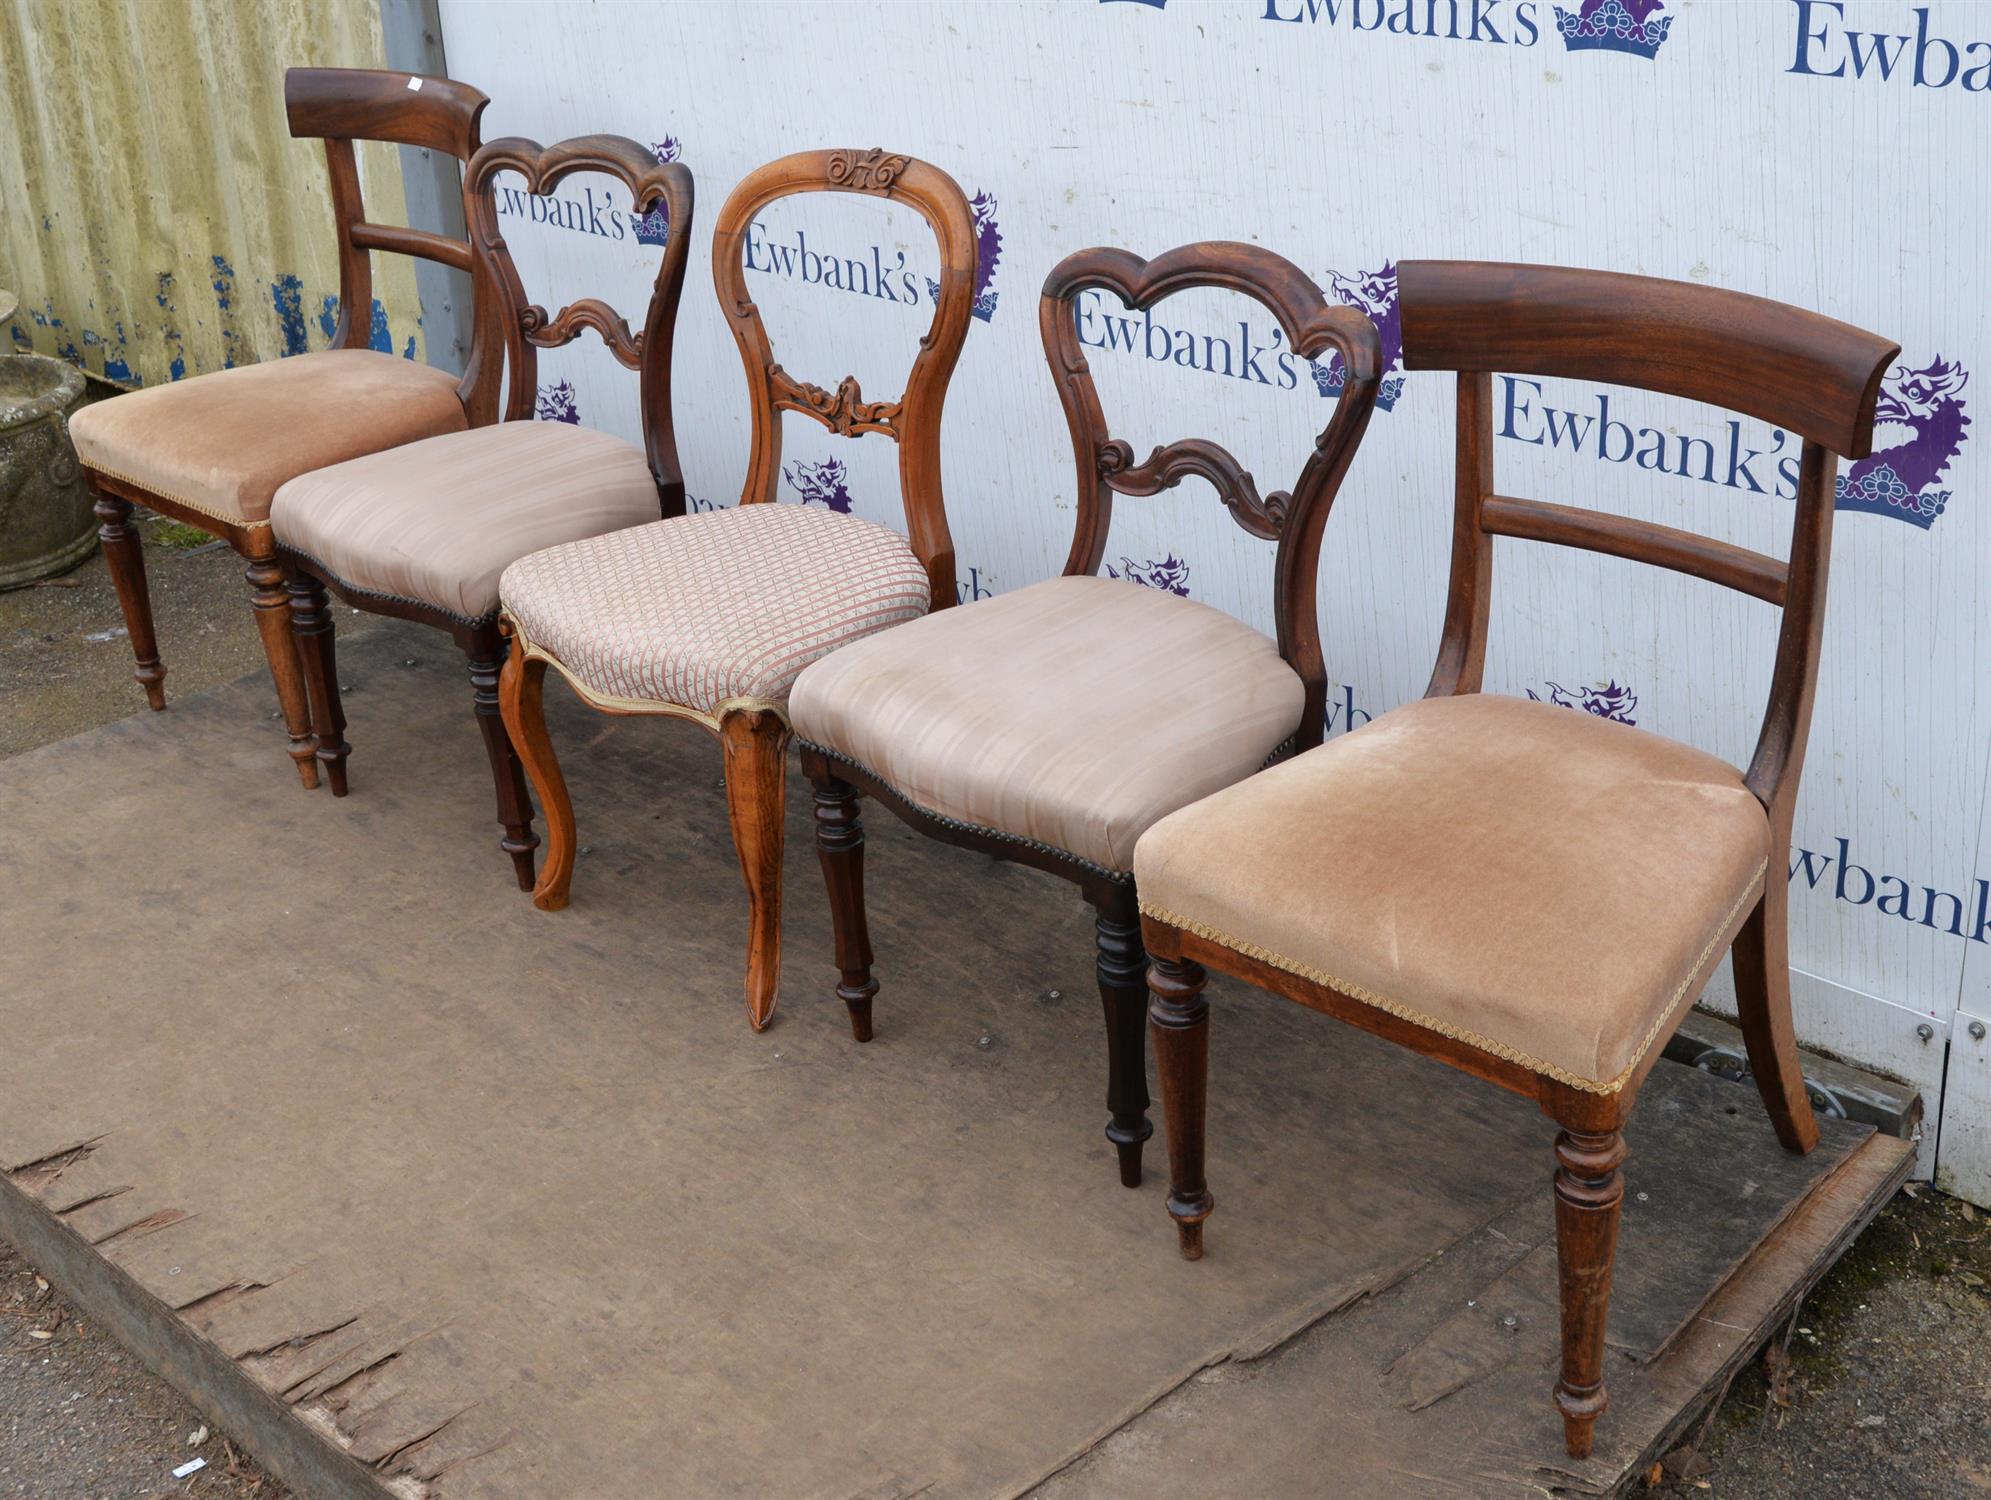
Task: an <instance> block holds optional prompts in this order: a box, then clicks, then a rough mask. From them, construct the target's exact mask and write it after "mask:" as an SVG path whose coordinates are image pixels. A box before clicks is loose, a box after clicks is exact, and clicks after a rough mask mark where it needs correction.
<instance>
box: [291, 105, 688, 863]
mask: <svg viewBox="0 0 1991 1500" xmlns="http://www.w3.org/2000/svg"><path fill="white" fill-rule="evenodd" d="M504 172H516V173H518V174H519V175H520V176H521V177H523V178H524V179H525V185H526V188H527V190H528V191H530V192H532V193H535V194H543V193H550V192H552V191H553V189H554V188H555V187H557V186H558V185H559V184H560V183H561V182H562V181H564V180H565V179H566V178H567V177H569V176H570V175H572V174H573V173H576V172H602V173H606V174H607V175H609V176H611V177H616V178H619V179H620V180H621V181H622V183H623V184H624V185H625V186H626V187H628V189H629V191H630V193H631V195H632V198H633V205H632V206H633V210H634V212H635V213H637V214H643V213H644V212H645V211H646V210H649V209H651V208H652V207H653V206H654V205H657V204H662V205H663V206H664V208H665V210H666V212H667V214H668V217H669V224H670V232H669V237H668V239H667V241H666V243H665V247H664V250H663V253H662V255H661V256H660V258H659V265H658V268H657V275H656V281H655V284H654V286H653V287H652V289H651V293H650V302H649V307H648V310H647V315H646V318H645V322H644V327H643V332H642V334H641V335H637V334H634V333H632V332H631V331H630V329H629V325H628V324H627V323H626V322H625V321H623V319H622V317H621V316H620V315H619V314H617V313H616V312H615V311H614V310H613V309H612V308H611V307H610V306H609V305H608V304H607V303H605V302H602V301H600V300H599V299H596V298H592V297H590V298H583V299H581V300H579V301H577V302H574V303H572V304H570V305H569V306H567V307H565V308H563V309H561V311H560V312H559V314H558V315H557V316H553V317H548V316H547V314H546V311H545V309H544V308H541V307H539V306H537V305H534V304H530V303H528V302H527V301H526V298H525V290H524V287H523V285H522V284H521V282H520V280H519V276H518V271H517V268H516V267H515V266H514V265H513V262H512V258H511V255H510V252H509V251H508V249H507V248H506V245H505V241H504V237H503V235H502V234H501V232H500V230H499V215H498V204H497V191H496V179H497V177H498V176H499V174H501V173H504ZM466 189H467V197H468V212H469V220H470V234H471V242H472V245H473V246H474V248H475V252H476V259H477V267H478V275H479V278H480V280H481V282H482V283H483V292H484V295H483V296H482V297H481V298H480V303H479V311H478V317H477V321H476V328H475V333H474V336H473V341H472V347H471V355H470V367H469V371H468V373H467V374H466V375H465V377H464V379H465V382H466V385H476V386H477V387H478V388H479V389H480V390H481V389H484V388H486V384H487V383H491V382H495V380H496V376H497V372H498V371H499V370H501V369H503V368H504V367H505V366H506V365H507V364H508V365H509V367H510V370H511V384H510V391H509V394H508V396H507V398H506V401H505V410H504V420H503V421H502V422H499V423H496V424H494V425H491V426H486V427H480V428H476V429H474V430H471V431H468V432H457V433H450V434H446V435H443V436H439V437H435V438H430V439H427V440H425V441H423V442H419V443H413V444H410V445H408V446H407V447H405V448H401V449H397V450H396V451H394V452H392V453H388V454H376V455H373V456H371V457H368V458H362V459H356V460H353V461H350V462H347V463H342V464H335V465H333V466H331V467H328V468H323V469H319V470H317V471H316V472H314V473H310V474H307V475H304V476H303V477H301V478H299V479H295V480H292V481H291V482H290V483H288V484H286V485H284V486H283V488H282V489H280V490H279V491H278V492H277V495H276V499H275V502H274V504H273V506H272V509H271V521H272V524H273V526H274V528H275V531H276V540H277V547H278V551H279V554H280V555H281V557H282V560H283V567H284V573H285V579H286V584H287V587H288V589H289V593H290V608H291V613H292V621H293V625H294V628H295V632H296V637H297V641H298V645H299V647H300V654H301V655H302V657H303V664H304V675H305V678H306V681H307V683H308V685H309V688H310V698H311V712H312V723H313V728H314V731H315V737H316V754H317V758H318V760H319V761H320V762H321V763H322V764H323V765H324V767H325V771H326V776H327V779H328V780H329V781H330V782H331V785H332V790H333V792H334V793H335V794H337V795H339V796H344V795H345V794H346V786H347V782H346V758H347V756H348V755H349V754H350V749H351V747H350V746H349V745H348V744H347V743H346V740H345V734H344V732H345V725H346V717H345V711H344V708H343V706H342V704H341V702H340V695H339V678H338V670H337V666H336V663H335V659H334V651H333V635H332V617H331V614H330V612H329V611H328V609H327V607H326V594H325V591H326V589H327V588H330V589H331V590H332V591H333V592H334V593H336V594H338V596H339V597H340V598H341V599H343V600H345V601H346V602H347V603H348V604H350V605H352V606H353V607H354V608H355V609H361V610H366V611H368V612H369V613H373V614H383V615H393V616H396V617H399V618H401V619H408V620H419V621H421V622H422V623H423V624H426V625H433V626H435V627H436V628H438V629H440V630H444V631H447V632H448V633H449V635H450V636H451V637H452V638H453V639H454V640H455V641H456V643H457V645H458V646H460V647H461V648H462V649H463V651H464V654H465V655H466V656H467V657H468V658H469V664H470V682H471V696H472V705H473V707H474V709H475V713H476V720H477V727H478V729H479V730H480V732H481V733H482V736H483V740H484V747H485V751H486V755H487V758H488V759H489V761H490V766H491V777H492V780H493V783H494V784H495V788H496V792H497V803H498V821H499V823H500V824H501V825H502V826H503V828H504V834H503V837H502V838H501V839H500V841H499V847H500V848H502V849H503V850H504V851H505V853H506V854H507V855H509V856H510V858H511V860H512V864H513V868H514V870H515V873H516V875H517V878H518V883H519V888H520V889H521V890H530V889H532V880H533V855H532V851H533V850H534V849H535V848H536V847H537V846H538V842H539V840H538V837H537V836H536V835H535V834H534V833H533V831H532V804H531V801H530V800H529V799H528V797H527V795H526V791H525V783H524V778H523V775H522V773H521V771H520V767H519V763H518V757H517V755H516V753H515V752H514V751H513V749H512V746H511V741H510V739H509V738H508V737H507V735H506V733H505V728H504V723H503V720H502V719H501V717H500V716H499V712H498V673H499V669H500V666H501V665H502V663H503V660H504V643H503V640H502V638H501V637H500V635H499V631H498V577H499V574H500V573H502V572H503V571H504V568H505V566H506V565H507V564H508V563H511V562H512V561H514V560H515V559H517V558H520V557H523V556H525V555H527V554H528V553H532V552H536V551H538V550H539V549H541V548H543V547H546V546H548V545H550V544H553V543H557V542H561V541H569V540H573V539H576V538H579V537H585V536H593V535H596V534H598V533H600V532H604V531H613V530H616V529H618V528H621V527H628V526H635V525H638V524H640V523H642V522H644V521H650V520H655V519H656V518H657V517H658V516H660V515H666V516H669V515H682V514H683V513H684V482H683V478H682V476H681V474H680V472H679V469H678V458H677V442H676V438H675V437H674V435H673V432H672V426H671V383H670V380H671V335H672V331H673V329H674V328H675V326H676V323H677V308H678V297H679V293H680V291H681V290H682V288H683V286H684V268H685V260H686V256H687V254H688V245H689V241H690V234H691V220H692V181H691V173H690V172H689V171H688V170H686V168H685V167H683V166H682V165H680V164H679V163H676V162H672V163H669V164H661V163H659V162H658V161H657V160H656V158H655V156H654V155H653V154H652V153H651V152H649V151H647V150H645V149H644V148H643V147H642V146H641V145H639V144H638V143H636V142H635V141H632V140H629V139H627V138H626V137H623V136H614V135H590V136H581V137H578V138H576V139H574V140H569V141H562V142H560V143H559V144H557V145H553V146H546V147H542V146H540V145H538V144H537V143H536V142H533V141H528V140H521V139H518V138H516V137H508V138H506V139H503V140H497V141H492V142H491V143H490V144H489V145H486V146H484V147H483V148H481V149H480V150H479V151H478V152H477V153H476V154H475V155H474V156H473V157H472V158H471V160H470V167H469V172H468V175H467V178H466ZM586 328H591V329H593V330H594V331H595V332H596V333H598V334H600V335H601V338H602V341H603V342H604V343H605V344H606V345H607V346H608V348H609V351H610V352H611V353H612V354H613V355H614V356H615V359H616V360H617V362H618V363H620V364H622V365H623V366H625V367H626V368H628V369H631V370H635V371H636V372H638V374H639V376H640V378H641V382H642V386H641V390H642V423H643V448H642V449H641V450H638V449H636V448H634V447H632V446H631V445H630V444H628V443H625V442H623V441H622V440H621V439H619V438H614V437H610V436H609V435H608V434H606V433H602V432H596V431H593V430H592V429H589V428H585V427H580V426H576V425H571V424H568V423H564V422H538V421H533V420H531V417H532V414H533V409H534V402H535V396H536V393H537V385H538V363H537V352H538V350H540V349H550V348H559V347H560V346H561V345H564V344H567V343H569V342H571V341H572V340H573V339H575V338H576V337H578V336H579V334H580V332H581V330H583V329H586Z"/></svg>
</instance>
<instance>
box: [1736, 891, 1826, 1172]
mask: <svg viewBox="0 0 1991 1500" xmlns="http://www.w3.org/2000/svg"><path fill="white" fill-rule="evenodd" d="M1778 868H1779V867H1778V865H1777V863H1776V861H1775V860H1772V861H1771V864H1770V879H1769V880H1768V881H1767V882H1766V883H1765V885H1764V887H1763V899H1762V900H1761V901H1759V902H1757V903H1756V909H1755V910H1754V911H1752V912H1751V913H1750V914H1749V920H1748V921H1746V922H1744V923H1743V924H1742V930H1741V931H1740V932H1738V933H1736V935H1735V946H1734V948H1733V949H1732V950H1731V952H1730V954H1729V962H1730V963H1731V964H1732V965H1733V966H1734V970H1735V1011H1736V1018H1737V1019H1738V1020H1739V1021H1740V1022H1741V1023H1742V1040H1743V1044H1744V1045H1745V1046H1746V1047H1747V1048H1748V1051H1749V1071H1750V1073H1751V1074H1753V1075H1754V1077H1755V1079H1756V1091H1757V1092H1758V1093H1760V1094H1761V1095H1762V1096H1763V1105H1764V1107H1765V1108H1766V1109H1768V1110H1769V1112H1770V1124H1771V1126H1772V1128H1774V1129H1775V1130H1776V1132H1777V1139H1778V1140H1779V1141H1781V1142H1783V1145H1784V1149H1785V1150H1786V1151H1795V1152H1797V1153H1799V1154H1800V1155H1802V1154H1804V1153H1805V1152H1807V1151H1809V1150H1811V1148H1812V1147H1813V1146H1816V1145H1817V1144H1818V1120H1817V1118H1816V1116H1814V1115H1813V1114H1812V1112H1811V1097H1810V1095H1809V1094H1808V1093H1807V1092H1806V1091H1805V1087H1804V1067H1803V1065H1802V1064H1801V1063H1800V1062H1799V1061H1798V1055H1797V1033H1796V1030H1795V1029H1794V1028H1793V1026H1792V1024H1791V967H1790V949H1789V940H1790V925H1789V924H1790V914H1789V910H1788V908H1789V905H1790V891H1789V889H1788V888H1787V887H1786V886H1785V885H1784V883H1783V882H1782V881H1781V880H1778V879H1777V878H1776V872H1777V869H1778Z"/></svg>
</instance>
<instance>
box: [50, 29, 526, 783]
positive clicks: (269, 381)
mask: <svg viewBox="0 0 1991 1500" xmlns="http://www.w3.org/2000/svg"><path fill="white" fill-rule="evenodd" d="M488 102H489V101H488V100H487V99H486V98H485V97H484V95H482V94H481V93H479V92H478V91H477V90H476V89H473V88H471V87H470V86H469V85H468V84H463V83H457V82H454V81H453V80H451V79H448V78H426V77H415V76H411V75H409V74H407V73H390V72H382V71H376V70H372V69H364V68H292V69H291V70H290V71H289V72H287V73H286V74H285V75H284V104H285V108H286V111H287V113H288V117H289V123H290V133H291V134H292V135H293V136H299V137H322V138H323V139H324V142H325V159H326V162H327V165H328V166H329V168H330V171H331V179H332V210H333V217H334V222H335V225H336V227H337V232H338V238H339V308H340V312H339V321H338V325H337V327H336V328H335V329H334V330H333V333H332V344H331V347H330V348H329V349H325V350H320V351H318V352H315V353H308V354H295V355H291V356H289V357H287V358H284V359H277V360H270V361H267V362H265V363H262V364H255V365H242V366H240V367H237V368H235V369H228V370H219V371H216V372H214V373H212V374H208V375H197V376H195V377H193V378H192V379H190V380H180V381H176V382H174V383H173V384H171V385H162V386H153V387H151V388H149V389H146V390H141V391H134V392H132V393H131V394H129V395H125V396H120V397H119V398H118V399H117V400H115V401H101V402H98V403H97V404H96V405H94V406H90V407H86V408H85V409H84V410H82V411H80V412H78V413H76V415H75V416H74V417H73V418H71V419H70V423H69V433H70V436H71V437H72V438H73V439H74V440H75V443H76V453H77V457H78V458H79V459H81V460H82V464H83V477H84V483H85V484H87V485H88V486H89V488H90V491H91V494H92V495H93V496H94V498H95V500H96V512H97V519H98V521H99V522H100V523H101V524H100V526H99V528H98V532H97V535H98V537H99V538H100V539H101V541H102V543H103V548H104V557H105V559H106V561H107V562H108V564H109V567H110V573H111V581H112V583H113V584H114V585H115V586H116V589H117V596H118V604H119V606H120V608H121V609H122V611H123V613H124V623H125V631H126V633H127V634H128V635H129V637H130V639H131V649H132V653H133V654H134V655H135V656H136V657H137V659H138V670H137V674H136V675H137V678H138V682H139V685H140V686H142V687H143V688H144V689H145V697H146V701H147V702H148V703H150V704H151V706H152V707H153V708H155V709H162V708H164V707H165V706H166V667H165V664H164V663H163V662H162V661H161V660H160V657H159V644H158V637H157V634H156V633H155V631H154V629H153V624H152V597H151V594H150V592H149V591H148V590H147V588H146V583H145V552H144V549H143V546H142V544H141V541H140V538H139V535H138V533H137V531H136V530H134V529H133V527H132V524H131V508H132V506H133V505H134V504H137V505H143V506H145V507H147V508H148V509H151V510H154V511H157V512H158V513H159V514H160V515H162V516H169V517H171V518H172V519H173V520H176V521H182V522H185V523H186V524H187V525H189V526H196V527H199V528H200V529H201V530H202V531H205V532H209V533H211V534H212V535H214V536H217V537H219V538H221V539H222V540H223V541H225V542H227V543H228V545H229V546H230V547H232V548H234V549H235V551H236V552H237V553H238V554H240V555H241V556H242V558H243V559H244V560H245V561H246V562H247V563H248V569H247V574H246V576H247V578H248V581H249V591H250V602H251V604H252V605H253V606H254V608H255V617H256V628H257V630H258V631H259V632H260V633H261V636H262V642H263V654H264V655H265V656H266V657H267V658H268V660H269V665H270V676H271V677H272V678H273V679H275V682H276V690H277V701H278V703H279V705H280V706H281V708H282V710H283V719H284V727H285V729H286V730H287V731H288V733H289V736H290V754H291V758H292V760H294V761H295V762H296V764H297V774H298V776H299V778H300V779H301V780H302V781H303V783H304V785H305V786H307V787H315V786H317V785H318V764H317V761H316V760H315V759H314V758H313V755H312V751H313V746H312V740H311V721H310V710H309V708H308V705H307V701H306V695H305V688H304V678H303V675H302V672H301V670H300V668H299V665H298V658H297V647H296V645H295V643H294V641H293V639H292V636H291V631H290V621H289V613H288V610H287V608H286V599H285V594H284V588H283V572H282V569H281V567H280V566H279V564H278V562H277V556H276V544H275V539H274V537H273V536H272V535H271V531H270V503H271V500H272V499H273V497H274V496H275V494H276V492H277V490H278V489H279V488H281V487H282V485H283V484H284V483H285V482H286V481H287V480H290V479H293V478H295V477H296V476H297V475H299V474H303V473H306V472H308V471H309V470H312V469H317V468H322V467H324V466H325V465H327V464H334V463H338V462H341V461H342V460H344V459H348V458H356V457H359V456H360V455H362V454H368V453H377V452H379V451H381V450H382V449H386V448H394V447H398V446H400V445H401V444H404V443H410V442H414V441H416V440H418V439H421V438H427V437H434V436H436V435H437V434H440V433H453V432H461V431H463V430H464V429H465V428H467V427H471V426H474V425H476V424H478V423H480V422H488V421H490V420H491V419H492V417H493V416H494V415H495V414H496V407H497V399H498V384H497V382H498V379H499V376H500V371H499V369H498V368H497V367H496V366H492V367H489V368H487V369H486V370H485V371H484V372H483V373H482V375H481V377H480V376H477V375H474V374H473V375H471V376H466V377H465V378H464V379H463V380H461V381H459V380H457V379H455V378H454V377H452V376H451V375H450V374H449V373H448V372H447V371H444V370H438V369H435V368H433V367H431V366H429V365H425V364H417V363H416V362H415V361H413V360H409V359H399V358H396V357H395V356H394V355H393V354H392V353H384V352H380V351H377V350H374V349H370V348H368V347H367V341H368V338H369V336H370V331H371V328H372V308H373V266H372V261H371V259H370V256H371V253H372V252H373V251H375V250H391V251H398V252H399V253H401V254H403V255H413V256H418V257H420V258H422V259H424V260H432V261H437V262H439V263H441V264H442V265H445V266H452V267H455V268H456V269H457V270H460V271H468V270H470V269H471V255H470V246H469V245H468V244H466V243H465V242H463V241H462V240H457V239H452V238H449V237H448V236H445V235H438V234H431V233H429V232H427V231H425V230H419V229H404V228H397V227H395V226H392V225H386V224H374V223H370V222H368V220H367V218H366V213H365V207H364V205H363V203H362V202H361V199H360V182H359V167H358V163H357V159H356V158H355V156H354V153H353V142H354V141H391V142H396V143H399V144H401V145H404V146H424V147H427V148H428V149H429V150H431V151H440V152H444V153H446V154H448V155H450V156H454V157H456V158H457V159H458V160H459V161H468V160H469V159H470V156H471V154H472V153H473V152H475V151H476V149H477V145H478V133H477V132H478V118H479V116H481V115H482V114H483V112H484V106H485V105H486V104H487V103H488Z"/></svg>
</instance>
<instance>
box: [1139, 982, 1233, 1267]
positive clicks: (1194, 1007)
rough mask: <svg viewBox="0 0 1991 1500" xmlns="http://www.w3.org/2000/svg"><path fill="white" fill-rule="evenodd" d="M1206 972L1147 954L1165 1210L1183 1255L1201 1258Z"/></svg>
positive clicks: (1205, 1203)
mask: <svg viewBox="0 0 1991 1500" xmlns="http://www.w3.org/2000/svg"><path fill="white" fill-rule="evenodd" d="M1207 978H1208V976H1206V975H1205V974H1204V972H1203V966H1202V965H1201V964H1195V963H1191V962H1189V961H1188V960H1187V959H1179V960H1178V959H1166V958H1156V959H1151V960H1150V961H1149V964H1148V992H1149V995H1150V996H1151V999H1150V1002H1149V1005H1148V1020H1149V1023H1150V1025H1151V1027H1152V1029H1153V1031H1154V1049H1155V1075H1156V1077H1157V1078H1158V1079H1159V1081H1160V1083H1161V1112H1162V1118H1163V1119H1164V1120H1166V1121H1167V1122H1168V1215H1169V1217H1170V1218H1172V1219H1173V1220H1175V1230H1176V1234H1177V1236H1178V1238H1179V1240H1180V1242H1181V1247H1182V1258H1183V1259H1184V1260H1201V1259H1202V1258H1203V1221H1204V1220H1205V1219H1207V1218H1209V1217H1210V1210H1211V1209H1213V1208H1215V1207H1216V1206H1217V1200H1216V1199H1215V1198H1212V1197H1211V1196H1210V1185H1209V1184H1208V1183H1207V1182H1205V1181H1204V1180H1203V1113H1204V1100H1205V1096H1206V1092H1207V1088H1208V1080H1209V1072H1210V1002H1209V1001H1207V1000H1205V999H1204V998H1203V986H1204V984H1205V983H1206V982H1207Z"/></svg>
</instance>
